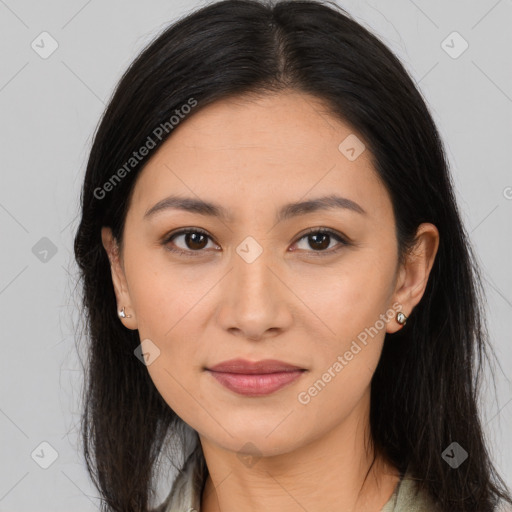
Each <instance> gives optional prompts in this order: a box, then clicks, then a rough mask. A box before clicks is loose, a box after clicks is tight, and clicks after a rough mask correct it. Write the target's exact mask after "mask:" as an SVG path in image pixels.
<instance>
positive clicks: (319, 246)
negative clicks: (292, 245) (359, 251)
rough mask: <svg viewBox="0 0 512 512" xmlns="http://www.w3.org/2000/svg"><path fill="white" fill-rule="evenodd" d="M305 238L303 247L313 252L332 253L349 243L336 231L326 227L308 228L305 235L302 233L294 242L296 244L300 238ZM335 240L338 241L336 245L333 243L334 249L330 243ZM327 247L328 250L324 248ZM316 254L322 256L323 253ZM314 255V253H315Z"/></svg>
mask: <svg viewBox="0 0 512 512" xmlns="http://www.w3.org/2000/svg"><path fill="white" fill-rule="evenodd" d="M304 239H305V240H306V242H305V245H306V247H305V248H304V247H303V249H305V250H306V251H311V250H312V251H313V252H315V253H326V254H325V255H327V254H333V253H335V252H338V251H339V250H340V249H342V248H343V247H344V246H347V245H349V242H348V241H347V240H346V239H345V238H344V237H343V236H341V235H340V234H339V233H337V232H336V231H333V230H332V229H327V228H311V229H309V230H308V231H307V232H306V234H305V235H303V236H302V237H301V238H300V239H299V240H298V242H296V244H298V243H299V242H300V241H301V240H304ZM334 240H336V241H337V242H338V244H337V246H336V244H334V247H335V248H334V249H333V248H332V247H333V246H332V245H331V243H332V242H333V241H334ZM326 249H329V250H326ZM317 255H318V256H323V255H324V254H317ZM315 256H316V255H315Z"/></svg>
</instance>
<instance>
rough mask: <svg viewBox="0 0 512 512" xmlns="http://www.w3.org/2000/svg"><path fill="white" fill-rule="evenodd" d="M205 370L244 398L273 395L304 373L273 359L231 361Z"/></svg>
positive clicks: (297, 368)
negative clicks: (244, 396)
mask: <svg viewBox="0 0 512 512" xmlns="http://www.w3.org/2000/svg"><path fill="white" fill-rule="evenodd" d="M207 370H208V371H209V372H210V374H211V375H212V376H213V377H215V379H217V381H219V382H220V383H221V384H222V385H223V386H225V387H226V388H228V389H230V390H231V391H234V392H235V393H239V394H241V395H246V396H263V395H268V394H270V393H274V392H275V391H277V390H279V389H281V388H283V387H284V386H286V385H288V384H290V383H291V382H293V381H295V380H296V379H298V378H299V377H300V376H301V375H302V374H303V373H304V371H305V370H304V369H303V368H299V367H298V366H294V365H291V364H287V363H284V362H283V361H277V360H275V359H265V360H262V361H256V362H251V361H246V360H244V359H231V360H229V361H224V362H222V363H219V364H216V365H215V366H212V367H211V368H207Z"/></svg>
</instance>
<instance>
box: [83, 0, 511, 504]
mask: <svg viewBox="0 0 512 512" xmlns="http://www.w3.org/2000/svg"><path fill="white" fill-rule="evenodd" d="M75 255H76V259H77V261H78V263H79V266H80V269H81V272H82V278H83V289H84V299H83V300H84V315H86V320H87V327H88V337H89V342H90V345H89V346H90V361H89V373H88V388H87V395H86V403H85V411H84V415H83V440H84V451H85V457H86V461H87V466H88V470H89V472H90V473H91V476H92V478H93V479H94V482H95V484H96V485H97V487H98V489H99V491H100V493H101V495H102V497H103V499H104V501H105V510H116V511H117V510H118V511H123V512H126V511H132V510H133V511H145V510H148V509H149V508H150V507H151V506H154V504H153V505H152V504H151V502H153V501H154V498H155V485H154V484H155V480H156V478H157V477H158V468H159V464H158V462H159V457H161V456H162V454H164V453H170V458H171V459H172V460H173V461H176V462H177V464H176V465H177V468H178V470H179V473H178V476H177V478H176V480H175V482H174V483H173V485H172V489H171V492H170V493H169V494H168V497H167V499H166V500H165V502H164V503H162V504H161V505H160V507H159V508H158V510H160V511H172V512H174V511H180V512H181V511H185V510H193V509H194V510H197V511H199V510H201V512H214V511H221V510H223V511H228V510H238V511H249V510H281V511H296V510H297V511H298V510H308V511H315V510H322V511H335V510H336V511H339V510H344V511H368V512H377V511H383V512H392V511H395V512H400V511H409V512H410V511H429V512H431V511H434V510H439V511H461V512H462V511H463V512H469V511H473V512H477V511H478V512H483V511H491V510H495V509H496V506H497V504H498V500H501V503H503V504H504V503H511V504H512V499H511V497H510V494H509V491H508V489H506V486H505V484H504V482H503V481H502V480H501V478H500V477H499V476H498V475H497V473H496V471H495V468H494V467H493V465H492V462H491V460H490V457H489V454H488V451H487V447H486V445H485V443H484V438H483V433H482V427H481V424H480V421H479V416H478V410H477V402H476V397H477V391H478V378H477V377H478V376H479V373H478V371H477V370H478V369H479V367H480V364H481V362H482V359H483V357H484V356H485V355H486V348H487V347H486V338H485V324H484V321H483V318H482V317H481V315H480V299H479V296H480V295H479V290H480V288H479V287H480V284H479V280H478V272H477V270H476V267H475V265H474V260H473V258H472V255H471V248H470V245H469V243H468V240H467V238H466V235H465V232H464V229H463V226H462V223H461V220H460V216H459V213H458V209H457V206H456V202H455V199H454V194H453V190H452V185H451V181H450V176H449V173H448V168H447V162H446V160H445V156H444V153H443V147H442V143H441V141H440V138H439V134H438V131H437V129H436V127H435V125H434V123H433V121H432V118H431V116H430V114H429V112H428V109H427V107H426V105H425V103H424V101H423V99H422V97H421V95H420V93H419V92H418V91H417V89H416V88H415V86H414V84H413V82H412V80H411V79H410V77H409V76H408V75H407V73H406V72H405V70H404V68H403V67H402V65H401V64H400V63H399V61H398V60H397V59H396V58H395V57H394V56H393V55H392V54H391V53H390V51H389V50H388V49H387V48H386V47H385V46H384V45H383V44H382V43H381V42H380V41H379V40H378V39H377V38H376V37H375V36H373V35H372V34H370V33H369V32H368V31H367V30H366V29H364V28H363V27H361V26H360V25H358V24H357V23H356V22H355V21H354V20H352V19H351V18H350V17H349V16H348V15H347V14H346V13H345V12H344V11H343V10H342V9H340V8H339V7H337V6H336V5H333V4H327V3H321V2H317V1H293V2H278V3H275V4H274V5H271V4H264V3H262V2H257V1H252V0H227V1H224V2H218V3H214V4H211V5H209V6H206V7H204V8H202V9H200V10H198V11H196V12H194V13H192V14H190V15H189V16H187V17H185V18H183V19H182V20H180V21H179V22H177V23H175V24H174V25H172V26H170V27H169V28H168V29H167V30H166V31H165V32H164V33H163V34H162V35H160V36H159V37H158V38H156V39H155V41H153V42H152V43H151V44H150V45H149V46H148V47H147V48H146V49H145V50H144V51H143V52H142V54H141V55H140V56H139V57H138V58H137V59H136V60H135V61H134V62H133V64H132V65H131V66H130V68H129V69H128V70H127V72H126V73H125V75H124V76H123V77H122V79H121V81H120V83H119V85H118V87H117V90H116V92H115V94H114V96H113V98H112V100H111V101H110V104H109V105H108V107H107V110H106V112H105V114H104V117H103V119H102V120H101V124H100V125H99V128H98V130H97V133H96V135H95V139H94V143H93V147H92V150H91V154H90V158H89V162H88V166H87V171H86V176H85V181H84V186H83V190H82V219H81V223H80V226H79V229H78V232H77V234H76V239H75ZM166 450H170V451H169V452H167V451H166ZM178 461H179V462H178ZM170 487H171V485H170V484H169V488H170Z"/></svg>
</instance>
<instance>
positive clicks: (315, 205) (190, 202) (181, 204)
mask: <svg viewBox="0 0 512 512" xmlns="http://www.w3.org/2000/svg"><path fill="white" fill-rule="evenodd" d="M168 209H176V210H183V211H186V212H191V213H197V214H199V215H207V216H211V217H217V218H219V219H222V220H224V221H226V222H229V221H230V220H231V218H232V217H231V215H230V214H229V211H228V210H227V209H226V208H225V207H223V206H221V205H219V204H216V203H212V202H208V201H203V200H201V199H196V198H193V197H181V196H169V197H166V198H165V199H162V200H161V201H159V202H158V203H156V204H155V205H154V206H152V207H151V208H150V209H149V210H147V211H146V213H145V214H144V218H145V219H146V218H149V217H151V216H153V215H155V214H156V213H158V212H162V211H164V210H168ZM333 209H344V210H351V211H353V212H356V213H360V214H363V215H366V211H365V210H364V209H363V208H362V207H361V206H360V205H359V204H357V203H356V202H354V201H352V200H351V199H347V198H346V197H341V196H337V195H329V196H323V197H318V198H316V199H310V200H308V201H301V202H296V203H288V204H285V205H284V206H283V207H282V208H281V209H280V210H279V212H278V214H277V217H276V221H277V222H281V221H283V220H287V219H290V218H292V217H297V216H299V215H305V214H307V213H312V212H317V211H321V210H333Z"/></svg>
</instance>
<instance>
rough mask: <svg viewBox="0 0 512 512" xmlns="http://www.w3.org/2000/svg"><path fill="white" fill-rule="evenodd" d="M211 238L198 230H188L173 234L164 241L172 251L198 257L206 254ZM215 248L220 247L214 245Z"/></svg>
mask: <svg viewBox="0 0 512 512" xmlns="http://www.w3.org/2000/svg"><path fill="white" fill-rule="evenodd" d="M210 240H211V237H210V236H209V235H208V234H207V233H206V232H204V231H202V230H201V229H198V228H188V229H183V230H181V231H178V232H176V233H173V234H172V235H170V236H169V237H167V238H166V239H165V240H164V242H163V243H164V245H165V247H166V248H167V249H168V250H169V251H171V252H176V253H179V254H184V255H192V256H196V254H194V253H197V255H200V254H201V253H203V252H205V251H203V249H205V248H207V246H208V242H209V241H210ZM213 245H214V247H218V246H216V245H215V244H213Z"/></svg>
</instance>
